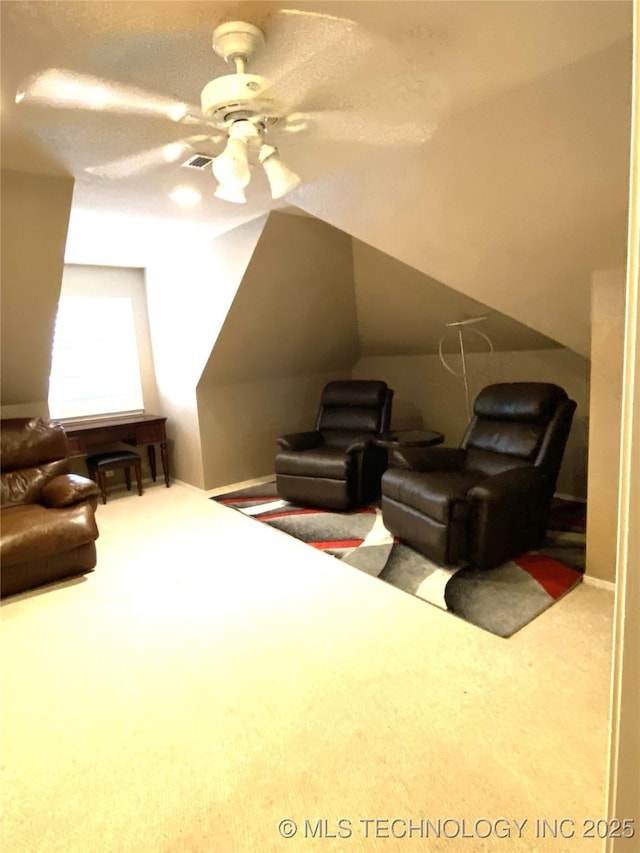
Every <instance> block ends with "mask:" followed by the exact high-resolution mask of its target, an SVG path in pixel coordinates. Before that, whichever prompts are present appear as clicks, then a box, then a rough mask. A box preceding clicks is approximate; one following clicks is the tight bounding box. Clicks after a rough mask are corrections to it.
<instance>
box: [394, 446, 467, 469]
mask: <svg viewBox="0 0 640 853" xmlns="http://www.w3.org/2000/svg"><path fill="white" fill-rule="evenodd" d="M464 457H465V452H464V450H461V449H460V448H459V447H397V448H394V449H393V451H392V453H391V459H390V460H389V462H390V465H393V466H395V467H398V468H408V469H409V470H410V471H458V470H460V468H461V467H462V463H463V461H464Z"/></svg>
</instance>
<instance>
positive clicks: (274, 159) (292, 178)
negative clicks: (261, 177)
mask: <svg viewBox="0 0 640 853" xmlns="http://www.w3.org/2000/svg"><path fill="white" fill-rule="evenodd" d="M261 162H262V167H263V168H264V170H265V172H266V174H267V180H268V181H269V187H270V188H271V197H272V198H274V199H276V198H282V196H284V195H286V194H287V193H290V192H291V190H295V188H296V187H298V186H300V177H299V176H298V175H296V173H295V172H292V171H291V169H290V168H289V167H288V166H285V164H284V163H283V162H282V160H281V159H280V158H279V157H278V154H277V153H276V152H274V153H273V154H269V156H268V157H265V158H264V159H262V158H261Z"/></svg>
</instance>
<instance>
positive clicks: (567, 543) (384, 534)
mask: <svg viewBox="0 0 640 853" xmlns="http://www.w3.org/2000/svg"><path fill="white" fill-rule="evenodd" d="M213 500H215V501H217V502H219V503H222V504H224V505H225V506H230V507H233V508H234V509H237V510H239V511H240V512H242V513H243V514H245V515H248V516H251V517H253V518H256V519H258V520H260V521H262V522H265V523H266V524H268V525H270V526H271V527H274V528H276V529H278V530H280V531H282V532H284V533H287V534H288V535H289V536H293V537H294V538H296V539H300V540H302V541H303V542H306V543H307V544H308V545H311V546H313V547H314V548H316V549H318V550H321V551H324V552H325V553H326V554H330V555H331V556H333V557H337V558H338V559H340V560H342V561H343V562H344V563H347V564H348V565H350V566H353V567H354V568H356V569H359V570H360V571H363V572H366V573H367V574H369V575H373V576H375V577H377V578H379V579H380V580H383V581H386V582H387V583H390V584H392V585H393V586H396V587H398V588H399V589H402V590H404V591H405V592H408V593H410V594H412V595H415V596H416V597H418V598H420V599H423V600H424V601H427V602H429V603H430V604H433V605H435V606H437V607H440V608H441V609H443V610H447V611H448V612H450V613H452V614H454V615H456V616H458V617H460V618H462V619H465V620H466V621H467V622H471V623H472V624H473V625H476V626H478V627H479V628H483V629H484V630H486V631H490V632H491V633H493V634H496V635H497V636H499V637H510V636H512V635H513V634H514V633H515V632H516V631H519V630H520V629H521V628H523V627H524V626H525V625H527V624H528V623H529V622H531V620H532V619H535V617H536V616H539V615H540V613H543V612H544V611H545V610H546V609H547V608H548V607H550V606H551V605H552V604H554V603H555V602H556V601H557V600H558V599H559V598H561V597H562V596H563V595H565V594H566V593H567V592H569V591H570V590H571V589H573V588H574V587H575V586H576V585H577V584H578V583H579V582H580V581H581V579H582V575H583V572H584V546H585V535H584V521H585V518H586V508H585V504H582V503H579V502H575V501H560V500H559V501H556V504H555V506H554V509H553V512H552V515H551V519H550V526H549V531H548V535H547V538H546V540H545V542H544V543H543V547H541V548H540V550H539V551H536V552H531V553H528V554H523V555H522V556H519V557H517V558H516V559H513V560H510V561H508V562H506V563H504V564H503V565H501V566H498V567H496V568H494V569H490V570H488V571H478V570H476V569H473V568H470V567H466V566H460V567H458V568H444V567H442V566H439V565H437V564H436V563H433V562H432V561H430V560H429V559H427V558H426V557H424V556H423V555H422V554H419V553H418V552H416V551H414V550H413V549H412V548H409V547H408V546H406V545H404V544H402V543H401V542H399V541H398V540H397V539H395V538H394V537H393V536H392V535H391V534H390V533H389V531H388V530H387V529H386V528H385V527H384V524H383V521H382V514H381V512H380V509H379V508H378V507H375V506H372V507H367V508H365V509H361V510H356V511H353V512H346V513H345V512H330V511H326V510H322V509H310V508H305V507H300V506H296V505H294V504H291V503H287V502H286V501H282V500H280V499H279V498H278V495H277V493H276V489H275V483H274V482H271V483H266V484H263V485H260V486H253V487H251V488H248V489H242V490H240V491H235V492H229V493H227V494H223V495H217V496H216V497H215V498H213Z"/></svg>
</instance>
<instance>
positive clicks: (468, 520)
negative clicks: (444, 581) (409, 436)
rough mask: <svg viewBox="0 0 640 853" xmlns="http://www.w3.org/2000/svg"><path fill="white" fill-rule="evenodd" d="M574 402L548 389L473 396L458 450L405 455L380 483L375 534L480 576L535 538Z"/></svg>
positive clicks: (532, 385) (522, 385)
mask: <svg viewBox="0 0 640 853" xmlns="http://www.w3.org/2000/svg"><path fill="white" fill-rule="evenodd" d="M575 408H576V404H575V401H573V400H570V399H569V398H568V396H567V394H566V393H565V391H564V390H563V389H562V388H560V387H558V386H557V385H553V384H549V383H541V382H514V383H503V384H499V385H490V386H489V387H488V388H485V389H484V390H483V391H481V392H480V394H479V395H478V397H477V398H476V401H475V403H474V407H473V418H472V420H471V423H470V424H469V426H468V427H467V431H466V433H465V436H464V438H463V440H462V444H461V446H460V447H459V448H451V447H427V448H418V449H414V448H408V449H407V450H406V451H400V452H397V453H396V454H395V455H394V459H393V462H394V464H393V465H392V466H391V467H390V468H389V469H388V470H387V471H386V472H385V474H384V475H383V477H382V516H383V521H384V524H385V527H386V528H387V529H388V530H389V531H390V532H391V533H393V534H394V535H395V536H397V537H398V538H399V539H400V540H402V541H403V542H405V543H406V544H407V545H410V546H411V547H412V548H415V549H416V550H417V551H420V552H421V553H422V554H424V555H425V556H427V557H429V559H431V560H434V561H435V562H436V563H440V564H441V565H445V566H455V565H460V564H462V563H466V564H470V565H472V566H474V567H475V568H479V569H488V568H492V567H493V566H497V565H500V564H501V563H503V562H505V561H506V560H509V559H512V558H513V557H516V556H518V555H520V554H523V553H525V552H526V551H529V550H531V549H532V548H536V547H538V546H539V545H540V543H541V542H542V540H543V539H544V536H545V533H546V527H547V516H548V513H549V508H550V505H551V499H552V497H553V493H554V491H555V486H556V480H557V477H558V471H559V469H560V463H561V462H562V457H563V454H564V449H565V445H566V442H567V437H568V435H569V430H570V428H571V421H572V419H573V413H574V411H575Z"/></svg>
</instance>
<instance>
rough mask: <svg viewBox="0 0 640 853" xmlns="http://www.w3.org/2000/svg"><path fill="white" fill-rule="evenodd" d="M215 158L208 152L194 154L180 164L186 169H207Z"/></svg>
mask: <svg viewBox="0 0 640 853" xmlns="http://www.w3.org/2000/svg"><path fill="white" fill-rule="evenodd" d="M213 159H214V158H213V157H209V156H208V154H194V155H193V156H192V157H189V159H188V160H185V161H184V163H181V164H180V165H181V167H184V168H186V169H206V168H207V166H208V165H209V164H210V163H211V162H212V161H213Z"/></svg>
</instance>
